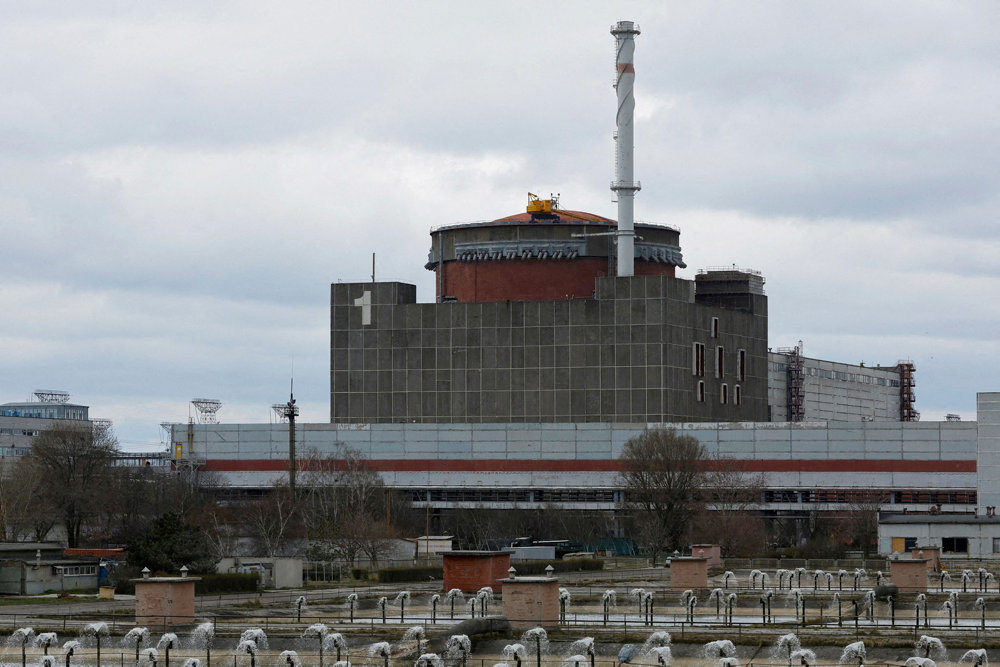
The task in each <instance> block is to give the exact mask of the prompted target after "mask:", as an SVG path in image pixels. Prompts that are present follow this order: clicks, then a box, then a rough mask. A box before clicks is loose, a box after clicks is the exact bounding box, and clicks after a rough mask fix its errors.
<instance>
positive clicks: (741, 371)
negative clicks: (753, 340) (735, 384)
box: [736, 350, 747, 382]
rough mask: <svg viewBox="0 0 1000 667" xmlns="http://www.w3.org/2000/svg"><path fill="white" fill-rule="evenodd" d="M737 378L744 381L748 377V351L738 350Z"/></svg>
mask: <svg viewBox="0 0 1000 667" xmlns="http://www.w3.org/2000/svg"><path fill="white" fill-rule="evenodd" d="M736 379H737V380H739V381H740V382H742V381H743V380H746V379H747V351H746V350H737V351H736Z"/></svg>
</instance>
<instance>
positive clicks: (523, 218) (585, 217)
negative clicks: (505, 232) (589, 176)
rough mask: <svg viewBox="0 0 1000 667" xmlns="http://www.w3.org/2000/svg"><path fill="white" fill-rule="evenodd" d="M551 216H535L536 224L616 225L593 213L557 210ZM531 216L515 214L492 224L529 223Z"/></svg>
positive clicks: (612, 221) (610, 220)
mask: <svg viewBox="0 0 1000 667" xmlns="http://www.w3.org/2000/svg"><path fill="white" fill-rule="evenodd" d="M552 214H553V215H554V216H556V217H554V218H547V217H544V216H538V215H537V214H536V218H535V222H536V223H539V222H540V223H546V222H553V223H559V222H570V223H572V222H601V223H605V224H611V225H614V224H616V223H615V221H614V220H612V219H610V218H605V217H603V216H600V215H596V214H594V213H587V212H586V211H570V210H567V209H561V208H558V209H556V210H554V211H552ZM531 221H532V220H531V214H530V213H528V212H524V213H515V214H514V215H508V216H507V217H506V218H497V219H496V220H494V221H493V222H531Z"/></svg>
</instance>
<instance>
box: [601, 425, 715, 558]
mask: <svg viewBox="0 0 1000 667" xmlns="http://www.w3.org/2000/svg"><path fill="white" fill-rule="evenodd" d="M705 458H706V456H705V448H704V447H703V446H702V445H701V443H699V442H698V440H696V439H695V438H693V437H691V436H686V435H678V433H677V432H676V431H675V430H674V429H663V428H658V429H650V430H647V431H643V432H642V433H641V434H639V435H638V436H636V437H634V438H632V439H631V440H629V441H628V442H626V443H625V448H624V450H623V451H622V454H621V456H620V457H619V458H618V462H619V465H620V466H621V473H620V474H621V483H622V487H623V489H624V500H623V501H622V509H623V510H625V512H626V513H627V517H628V520H629V523H630V525H631V530H632V534H633V537H634V539H636V541H637V542H639V543H640V545H642V546H643V548H644V550H645V551H646V552H647V553H649V555H650V556H651V557H652V558H653V559H654V560H655V559H656V558H657V557H658V556H659V555H660V554H661V553H662V552H664V551H669V550H679V549H681V548H682V547H684V546H685V545H686V543H687V540H686V539H685V538H686V536H687V534H688V530H689V528H690V525H691V518H692V516H693V513H694V507H693V506H694V499H695V494H696V493H697V492H698V491H699V490H700V489H701V488H702V487H703V486H704V483H705V472H704V469H703V464H704V462H705Z"/></svg>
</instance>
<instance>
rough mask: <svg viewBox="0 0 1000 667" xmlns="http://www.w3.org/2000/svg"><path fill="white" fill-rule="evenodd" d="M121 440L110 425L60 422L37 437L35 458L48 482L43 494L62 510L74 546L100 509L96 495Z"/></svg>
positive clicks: (70, 544)
mask: <svg viewBox="0 0 1000 667" xmlns="http://www.w3.org/2000/svg"><path fill="white" fill-rule="evenodd" d="M117 450H118V441H117V439H116V438H115V437H114V434H112V432H111V430H110V428H109V427H107V426H103V425H91V424H90V423H87V424H86V425H79V424H73V423H69V422H60V423H57V424H54V425H53V426H52V427H50V428H48V429H46V430H44V431H42V432H41V433H39V434H38V435H36V436H35V438H34V440H33V441H32V444H31V457H32V459H33V461H34V463H35V465H36V466H37V468H36V470H37V473H38V474H39V475H40V477H41V479H42V480H43V481H44V484H43V487H42V492H41V496H42V497H43V498H44V499H46V500H47V501H48V502H49V503H50V504H51V506H52V507H53V508H55V510H56V511H57V512H58V514H59V516H60V517H61V519H62V522H63V525H64V527H65V529H66V539H67V542H68V543H69V546H70V547H76V546H79V544H80V536H81V533H82V530H83V526H84V522H85V520H86V519H87V518H89V517H91V516H93V515H94V514H96V512H97V507H96V502H95V494H96V492H97V491H98V490H99V489H100V488H101V485H102V484H104V483H105V481H106V480H107V477H108V474H109V470H110V469H111V463H112V461H113V459H114V455H115V453H116V452H117Z"/></svg>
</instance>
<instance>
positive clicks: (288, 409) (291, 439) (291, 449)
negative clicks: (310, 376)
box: [281, 379, 299, 500]
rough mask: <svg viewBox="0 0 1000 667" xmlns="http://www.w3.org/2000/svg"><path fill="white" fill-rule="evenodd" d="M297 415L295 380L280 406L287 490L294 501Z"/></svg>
mask: <svg viewBox="0 0 1000 667" xmlns="http://www.w3.org/2000/svg"><path fill="white" fill-rule="evenodd" d="M298 414H299V406H297V405H295V380H294V379H293V380H292V384H291V389H290V391H289V392H288V402H287V403H285V404H284V405H283V406H281V416H282V417H285V418H286V419H287V420H288V490H289V491H290V492H291V494H292V499H293V500H294V499H295V468H296V465H295V417H296V416H297V415H298Z"/></svg>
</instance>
